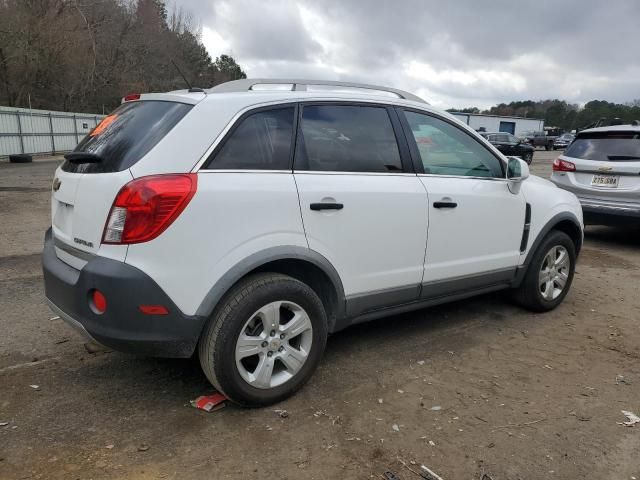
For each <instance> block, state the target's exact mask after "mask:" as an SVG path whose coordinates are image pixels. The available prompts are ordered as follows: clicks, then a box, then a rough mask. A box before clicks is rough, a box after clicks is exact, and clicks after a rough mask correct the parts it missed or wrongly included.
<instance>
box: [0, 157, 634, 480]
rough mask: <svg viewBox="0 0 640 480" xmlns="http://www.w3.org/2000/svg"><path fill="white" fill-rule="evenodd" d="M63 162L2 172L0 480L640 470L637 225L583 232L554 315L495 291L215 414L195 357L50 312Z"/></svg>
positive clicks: (376, 333)
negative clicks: (92, 331)
mask: <svg viewBox="0 0 640 480" xmlns="http://www.w3.org/2000/svg"><path fill="white" fill-rule="evenodd" d="M554 157H555V154H554V153H553V152H543V151H538V152H536V157H535V160H534V164H533V168H532V170H533V172H534V173H537V174H540V175H542V176H548V175H549V171H550V167H549V165H550V161H551V159H552V158H554ZM56 165H57V162H56V161H38V162H35V163H33V164H29V165H11V164H8V163H6V162H0V313H1V314H0V479H106V478H127V479H139V480H143V479H145V480H146V479H174V478H175V479H203V478H207V479H209V478H278V479H287V478H288V479H298V478H317V479H340V478H349V479H350V478H378V479H380V478H383V477H382V474H383V473H384V472H385V471H387V470H391V471H393V472H394V473H395V474H396V475H397V477H398V478H401V479H418V478H419V477H418V476H417V475H416V474H415V473H412V472H411V471H410V470H414V471H416V472H417V471H418V470H419V469H420V465H421V464H423V465H426V466H428V467H429V468H431V469H432V470H433V471H435V472H437V473H438V474H439V475H440V476H441V477H442V478H443V479H444V480H451V479H475V480H479V479H480V478H481V477H482V475H483V473H486V474H487V475H488V476H485V477H484V479H485V480H490V479H492V480H503V479H553V478H558V479H580V478H590V479H599V480H606V479H616V480H618V479H634V478H638V479H640V453H639V452H640V424H637V425H635V426H634V427H625V426H622V425H620V424H619V422H623V421H624V420H626V419H625V418H624V416H623V415H622V413H621V410H629V411H632V412H635V413H636V414H639V415H640V368H639V367H640V319H639V314H638V312H639V311H640V308H639V307H640V289H639V288H638V286H639V285H640V269H639V267H640V230H638V229H610V228H604V227H597V228H596V227H592V228H588V229H587V233H586V241H585V246H584V249H583V251H582V254H581V256H580V259H579V263H578V267H577V272H576V276H575V280H574V284H573V288H572V290H571V292H570V293H569V295H568V297H567V298H566V300H565V302H564V303H563V304H562V305H561V306H560V307H559V308H558V309H557V310H555V311H553V312H551V313H548V314H543V315H534V314H531V313H528V312H526V311H523V310H521V309H519V308H517V307H515V306H513V305H512V304H510V303H509V302H508V301H507V300H506V299H505V296H504V295H503V294H494V295H488V296H482V297H479V298H474V299H470V300H466V301H460V302H457V303H453V304H450V305H445V306H441V307H437V308H431V309H428V310H422V311H418V312H414V313H410V314H405V315H400V316H395V317H390V318H386V319H383V320H379V321H376V322H373V323H368V324H363V325H359V326H356V327H352V328H350V329H347V330H346V331H343V332H341V333H339V334H337V335H335V336H333V337H332V338H330V339H329V342H328V347H327V351H326V355H325V357H324V360H323V362H322V364H321V366H320V368H319V369H318V371H317V372H316V374H315V375H314V376H313V378H312V379H311V381H310V382H309V384H308V385H307V386H306V387H305V388H303V389H302V390H301V391H300V392H299V393H298V394H297V395H296V396H295V397H293V398H291V399H290V400H287V401H285V402H283V403H281V404H279V405H277V406H274V407H272V408H266V409H262V410H243V409H239V408H236V407H234V406H227V407H226V408H225V409H223V410H220V411H218V412H215V413H211V414H207V413H204V412H201V411H198V410H196V409H194V408H192V407H191V406H190V405H189V400H191V399H194V398H195V397H197V396H199V395H202V394H205V393H208V392H210V391H211V390H212V389H211V387H210V386H209V384H208V383H207V381H206V379H205V378H204V375H203V374H202V373H201V371H200V369H199V366H198V363H197V362H196V361H195V360H162V359H152V358H143V357H135V356H128V355H124V354H120V353H115V352H112V353H104V352H103V353H97V354H89V353H87V352H86V351H85V349H84V347H83V343H82V340H81V337H80V336H78V335H77V334H76V333H74V332H73V331H72V330H70V328H68V327H67V326H66V325H65V324H64V323H63V322H62V321H61V320H52V319H51V318H52V317H53V316H54V315H53V313H51V312H50V311H49V309H48V308H47V306H46V305H45V303H44V299H43V288H42V278H41V271H40V263H39V252H40V251H41V244H42V237H43V233H44V231H45V229H46V228H47V227H48V225H49V199H48V196H49V194H48V190H49V186H50V182H51V179H52V174H53V171H54V169H55V167H56ZM33 385H37V386H38V388H33V387H32V386H33ZM276 409H284V410H286V411H287V412H288V416H287V417H286V418H282V417H281V416H280V415H279V414H278V413H277V412H275V411H274V410H276ZM5 423H6V425H5ZM403 462H405V465H403ZM414 462H415V464H414Z"/></svg>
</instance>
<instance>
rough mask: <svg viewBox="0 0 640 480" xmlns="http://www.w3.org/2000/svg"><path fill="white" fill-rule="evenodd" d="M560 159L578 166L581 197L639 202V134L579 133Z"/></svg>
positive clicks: (575, 186)
mask: <svg viewBox="0 0 640 480" xmlns="http://www.w3.org/2000/svg"><path fill="white" fill-rule="evenodd" d="M560 158H561V159H562V160H566V161H568V162H571V163H573V164H574V165H575V171H574V172H573V173H569V175H571V176H572V177H573V179H572V180H573V181H572V183H573V185H572V186H573V189H572V190H573V191H574V193H576V195H578V197H580V198H583V199H600V200H606V201H609V202H614V203H615V202H622V203H629V202H631V203H640V131H633V130H607V131H597V132H583V133H580V134H578V136H577V137H576V138H575V140H574V141H573V143H571V145H569V147H568V148H567V150H566V151H565V152H564V154H563V155H562V156H561V157H560Z"/></svg>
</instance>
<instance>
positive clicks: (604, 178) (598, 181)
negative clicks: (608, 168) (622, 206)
mask: <svg viewBox="0 0 640 480" xmlns="http://www.w3.org/2000/svg"><path fill="white" fill-rule="evenodd" d="M591 185H593V186H594V187H609V188H618V177H615V176H613V175H594V176H593V178H592V179H591Z"/></svg>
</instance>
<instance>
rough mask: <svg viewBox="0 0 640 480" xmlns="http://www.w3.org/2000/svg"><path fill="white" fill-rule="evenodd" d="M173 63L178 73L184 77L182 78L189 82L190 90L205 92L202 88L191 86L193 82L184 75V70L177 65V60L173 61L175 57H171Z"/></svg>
mask: <svg viewBox="0 0 640 480" xmlns="http://www.w3.org/2000/svg"><path fill="white" fill-rule="evenodd" d="M171 63H172V64H173V66H174V67H176V70H177V71H178V73H179V74H180V76H181V77H182V79H183V80H184V83H186V84H187V87H189V92H190V93H192V92H203V93H204V90H203V89H202V88H194V87H192V86H191V84H190V83H189V80H187V77H185V76H184V73H182V70H180V68H178V65H176V62H174V61H173V58H172V59H171Z"/></svg>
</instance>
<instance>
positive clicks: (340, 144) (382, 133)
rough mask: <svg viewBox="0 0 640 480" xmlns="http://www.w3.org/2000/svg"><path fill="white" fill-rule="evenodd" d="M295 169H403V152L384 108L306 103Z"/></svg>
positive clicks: (339, 170)
mask: <svg viewBox="0 0 640 480" xmlns="http://www.w3.org/2000/svg"><path fill="white" fill-rule="evenodd" d="M295 168H296V170H311V171H324V172H327V171H333V172H401V171H402V163H401V161H400V152H399V151H398V144H397V142H396V137H395V134H394V131H393V126H392V124H391V120H390V118H389V114H388V113H387V109H386V108H384V107H369V106H356V105H306V106H305V107H304V110H303V111H302V123H301V125H300V130H299V133H298V141H297V150H296V160H295Z"/></svg>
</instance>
